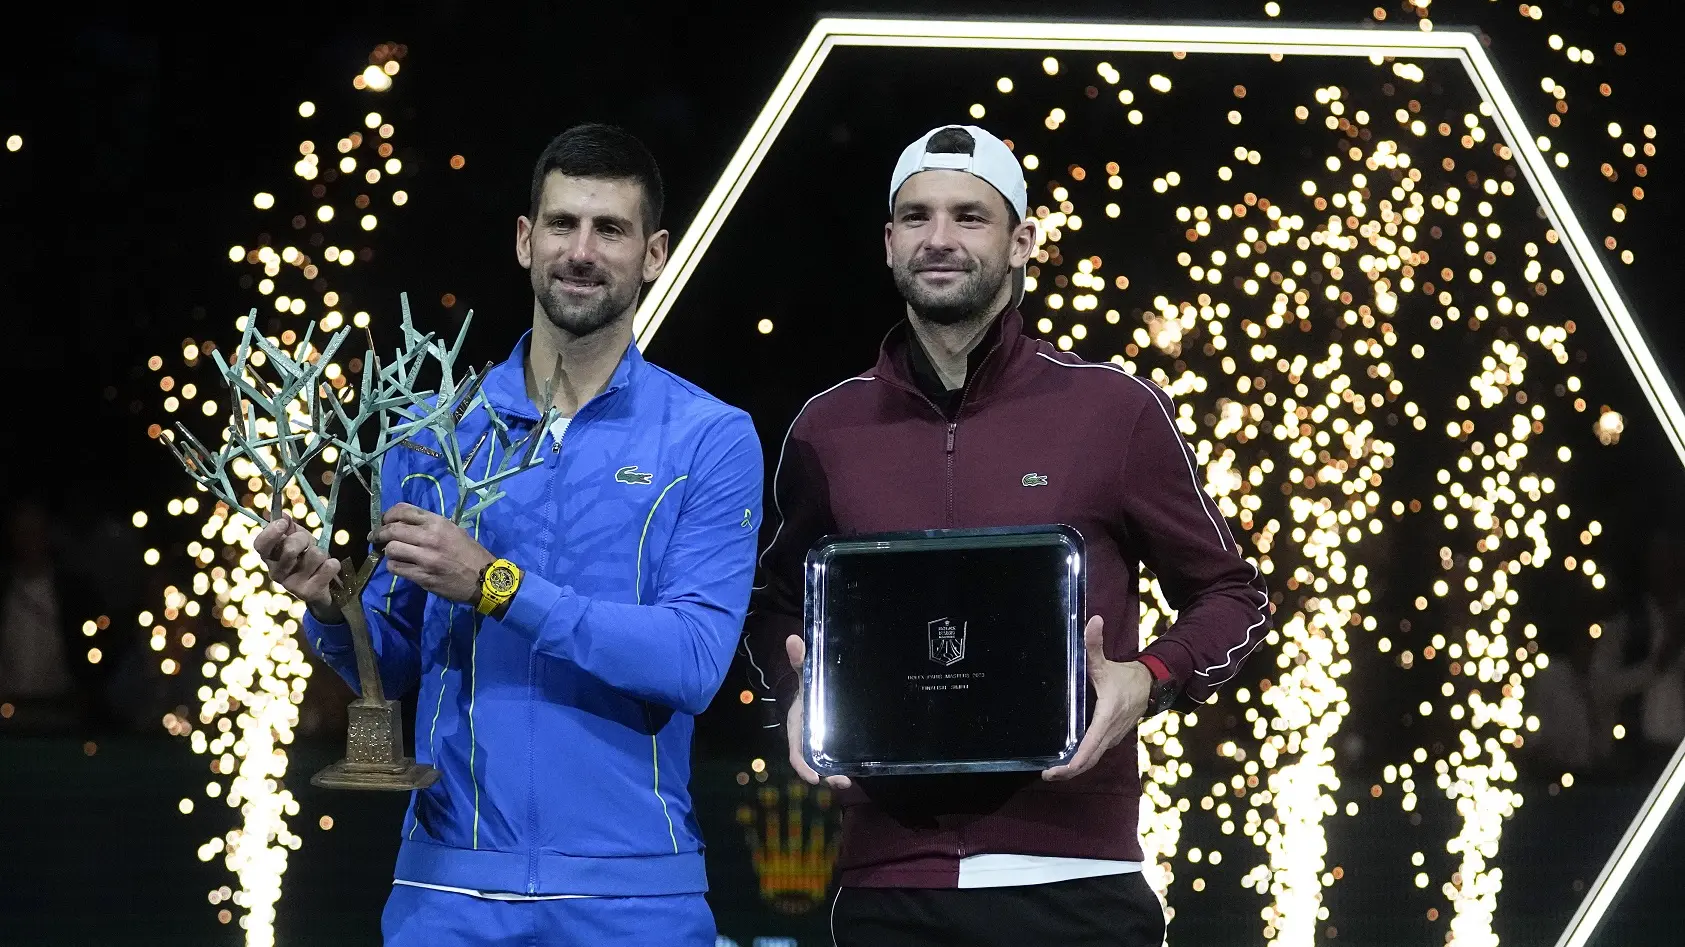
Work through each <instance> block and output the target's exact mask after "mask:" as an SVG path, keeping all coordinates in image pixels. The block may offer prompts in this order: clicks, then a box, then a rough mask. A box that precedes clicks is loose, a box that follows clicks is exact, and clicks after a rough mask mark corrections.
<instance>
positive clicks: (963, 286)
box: [884, 170, 1035, 325]
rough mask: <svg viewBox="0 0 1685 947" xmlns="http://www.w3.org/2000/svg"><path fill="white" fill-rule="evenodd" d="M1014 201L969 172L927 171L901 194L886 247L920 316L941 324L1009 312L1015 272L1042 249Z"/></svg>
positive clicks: (886, 233)
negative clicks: (1016, 218) (1017, 217)
mask: <svg viewBox="0 0 1685 947" xmlns="http://www.w3.org/2000/svg"><path fill="white" fill-rule="evenodd" d="M1012 218H1013V214H1012V210H1011V208H1009V207H1008V206H1007V204H1006V199H1005V198H1004V197H1002V196H1001V195H1000V193H999V192H998V191H996V190H995V189H994V188H993V187H991V186H990V185H989V183H988V182H986V181H984V180H983V179H982V178H979V177H977V176H976V175H974V174H968V173H966V172H964V171H948V170H932V171H920V172H919V173H918V174H915V175H913V176H912V177H910V178H908V179H907V181H906V183H904V184H902V185H901V189H900V190H899V191H898V192H896V195H895V210H894V213H893V215H892V217H891V220H890V222H889V224H888V225H887V226H885V228H884V250H885V252H886V254H887V255H888V262H889V268H890V270H891V271H892V272H893V274H894V276H895V286H896V288H897V289H899V290H900V291H901V298H903V299H905V300H906V301H907V305H908V307H910V308H911V309H912V311H913V313H914V314H915V315H917V316H920V317H921V318H924V319H927V320H929V321H931V322H934V323H937V324H938V325H953V324H955V323H959V322H964V321H966V320H968V319H973V318H980V317H984V316H991V315H993V314H995V313H996V312H999V311H1000V310H1001V309H1004V308H1005V307H1006V304H1007V302H1008V301H1009V300H1008V297H1009V295H1010V294H1011V292H1012V286H1011V276H1012V272H1013V271H1014V270H1015V269H1017V268H1018V267H1020V266H1023V265H1024V262H1025V261H1026V260H1028V259H1029V255H1030V252H1031V251H1032V250H1033V249H1034V248H1035V225H1034V224H1033V223H1030V222H1028V221H1020V222H1018V223H1017V224H1016V225H1014V223H1013V220H1012Z"/></svg>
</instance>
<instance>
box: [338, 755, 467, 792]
mask: <svg viewBox="0 0 1685 947" xmlns="http://www.w3.org/2000/svg"><path fill="white" fill-rule="evenodd" d="M438 781H439V771H438V770H436V769H434V768H433V767H431V766H428V765H427V764H426V763H417V762H416V761H414V760H412V759H410V758H409V757H404V758H403V759H400V760H397V761H395V762H393V763H353V762H351V761H350V760H340V761H339V762H338V763H335V764H333V765H332V766H329V767H328V768H327V769H324V770H322V771H321V772H319V773H317V774H316V775H314V776H312V777H310V785H312V786H319V787H321V788H322V789H363V790H374V791H386V792H408V791H409V790H412V789H426V788H427V787H428V786H431V785H433V784H434V783H436V782H438Z"/></svg>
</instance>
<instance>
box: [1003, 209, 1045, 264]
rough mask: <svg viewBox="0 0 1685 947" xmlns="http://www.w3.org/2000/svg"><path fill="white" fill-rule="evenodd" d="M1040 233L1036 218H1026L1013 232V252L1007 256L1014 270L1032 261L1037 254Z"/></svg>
mask: <svg viewBox="0 0 1685 947" xmlns="http://www.w3.org/2000/svg"><path fill="white" fill-rule="evenodd" d="M1039 235H1040V231H1039V229H1038V227H1037V224H1036V219H1035V218H1034V217H1025V218H1024V219H1023V220H1021V221H1019V222H1018V226H1017V227H1014V228H1013V230H1012V251H1011V253H1009V254H1008V255H1007V262H1008V263H1010V264H1011V265H1012V267H1013V268H1014V269H1016V268H1018V267H1020V266H1023V265H1024V264H1026V263H1028V262H1029V261H1030V257H1032V256H1034V255H1035V252H1036V238H1037V237H1038V236H1039Z"/></svg>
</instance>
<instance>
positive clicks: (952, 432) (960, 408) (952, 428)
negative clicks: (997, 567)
mask: <svg viewBox="0 0 1685 947" xmlns="http://www.w3.org/2000/svg"><path fill="white" fill-rule="evenodd" d="M999 348H1000V340H999V339H996V340H995V344H994V345H993V346H991V347H990V348H989V351H988V353H987V354H985V355H984V356H983V360H982V361H981V362H978V363H977V370H976V371H975V372H972V373H971V377H970V378H967V379H966V380H965V387H964V388H962V389H961V390H960V400H959V404H957V405H955V406H954V416H953V417H951V418H950V417H948V416H947V415H945V414H943V413H942V412H941V410H940V409H938V408H937V407H936V402H934V401H931V400H930V399H929V398H928V397H925V394H924V392H922V391H921V392H919V397H920V398H924V403H925V404H928V405H930V410H932V411H935V412H936V414H937V416H939V417H941V418H942V419H943V420H944V421H947V422H948V439H947V443H946V446H945V447H944V448H943V453H944V455H945V456H946V459H947V478H948V516H947V525H948V526H949V527H950V528H952V527H953V525H954V441H955V440H956V439H957V437H958V436H959V429H960V415H961V414H964V413H965V403H966V399H968V398H970V397H971V385H972V383H973V382H975V381H976V380H977V376H978V375H981V374H983V369H984V368H985V367H987V366H988V364H989V359H992V358H994V357H995V352H996V351H997V350H998V349H999Z"/></svg>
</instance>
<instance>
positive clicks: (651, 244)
mask: <svg viewBox="0 0 1685 947" xmlns="http://www.w3.org/2000/svg"><path fill="white" fill-rule="evenodd" d="M667 240H668V233H667V231H665V230H657V231H656V232H655V233H653V234H651V235H650V238H649V240H648V241H646V242H645V243H644V282H646V283H650V282H654V281H655V279H656V277H658V276H660V275H661V271H662V270H665V269H666V268H667Z"/></svg>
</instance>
